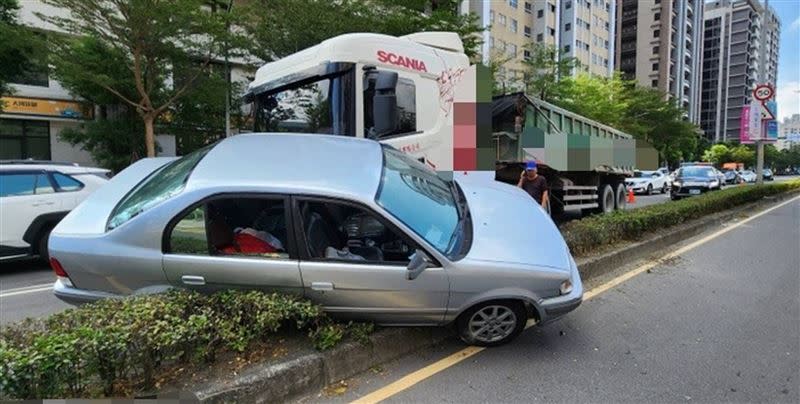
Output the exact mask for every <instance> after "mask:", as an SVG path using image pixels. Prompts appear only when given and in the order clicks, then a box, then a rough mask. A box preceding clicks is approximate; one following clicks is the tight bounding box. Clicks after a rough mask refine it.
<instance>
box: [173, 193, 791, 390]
mask: <svg viewBox="0 0 800 404" xmlns="http://www.w3.org/2000/svg"><path fill="white" fill-rule="evenodd" d="M796 195H800V191H794V192H787V193H784V194H778V195H775V196H771V197H767V198H764V199H763V200H761V201H758V202H754V203H751V204H748V205H744V206H742V207H739V208H735V209H732V210H729V211H725V212H720V213H717V214H714V215H712V216H709V217H707V218H703V219H698V220H695V221H692V222H689V223H686V224H683V225H680V226H677V227H676V228H674V229H669V230H667V231H665V232H662V233H659V234H656V235H653V236H650V237H648V238H646V239H644V240H642V241H638V242H635V243H632V244H628V245H625V246H623V247H621V248H618V249H615V250H613V251H610V252H607V253H604V254H601V255H599V256H596V257H591V258H584V259H579V260H578V267H579V270H580V272H581V277H582V278H583V279H584V281H585V280H589V279H593V278H596V277H599V276H601V275H605V274H608V273H609V272H612V271H613V270H615V269H617V268H619V267H621V266H623V265H625V264H629V263H631V262H633V261H636V260H640V259H643V258H646V257H648V256H650V255H652V254H654V253H656V252H658V251H660V250H662V249H664V248H666V247H669V246H671V245H674V244H675V243H678V242H680V241H683V240H685V239H687V238H689V237H692V236H695V235H697V234H700V233H702V232H704V231H706V230H708V229H710V228H712V227H714V226H718V225H720V224H722V223H723V222H726V221H729V220H730V219H731V218H733V217H735V216H737V215H740V214H742V213H743V212H749V211H752V210H754V209H760V208H764V207H766V206H767V205H773V204H775V203H776V202H778V201H782V200H786V199H789V198H792V197H794V196H796ZM450 335H451V332H449V330H447V329H445V328H433V327H432V328H385V329H382V330H380V331H378V332H376V333H374V334H372V335H371V336H370V343H369V344H361V343H358V342H353V341H351V342H346V343H344V344H341V345H338V346H336V347H334V348H333V349H331V350H330V351H326V352H315V353H311V354H307V355H303V356H300V357H297V358H294V359H290V360H287V361H285V362H281V363H274V364H264V365H256V366H253V367H251V368H249V369H247V370H246V371H245V372H243V373H242V374H240V375H238V376H237V377H235V378H234V379H232V380H221V381H209V382H208V383H206V384H205V385H204V386H202V387H201V388H199V389H196V390H194V391H192V392H191V394H192V395H193V396H194V397H195V398H196V399H197V400H199V401H200V402H204V403H226V402H258V403H262V402H280V401H286V400H288V399H291V398H293V397H297V396H300V395H303V394H309V393H312V392H314V391H318V390H320V389H322V388H324V387H325V386H327V385H329V384H333V383H336V382H338V381H340V380H344V379H347V378H349V377H352V376H354V375H356V374H359V373H362V372H365V371H367V370H369V369H370V368H373V367H375V366H378V365H381V364H384V363H386V362H389V361H392V360H394V359H397V358H399V357H401V356H404V355H407V354H410V353H412V352H415V351H417V350H420V349H422V348H427V347H430V346H433V345H436V344H438V343H440V342H442V341H444V340H445V339H446V338H448V337H449V336H450ZM182 396H183V395H182Z"/></svg>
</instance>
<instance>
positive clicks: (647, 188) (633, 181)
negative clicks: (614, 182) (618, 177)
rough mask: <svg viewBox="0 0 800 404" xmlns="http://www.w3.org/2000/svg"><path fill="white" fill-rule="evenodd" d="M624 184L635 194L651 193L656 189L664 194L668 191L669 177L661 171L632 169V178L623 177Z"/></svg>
mask: <svg viewBox="0 0 800 404" xmlns="http://www.w3.org/2000/svg"><path fill="white" fill-rule="evenodd" d="M625 186H627V187H628V189H632V190H633V192H634V193H637V194H639V193H644V194H647V195H652V194H653V191H656V190H657V191H659V192H661V193H662V194H666V193H667V192H669V177H668V176H666V175H664V173H662V172H661V171H634V172H633V178H626V179H625Z"/></svg>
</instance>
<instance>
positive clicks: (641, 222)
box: [561, 181, 800, 255]
mask: <svg viewBox="0 0 800 404" xmlns="http://www.w3.org/2000/svg"><path fill="white" fill-rule="evenodd" d="M798 188H800V181H791V182H780V183H771V184H767V185H756V186H741V187H732V188H728V189H724V190H722V191H716V192H710V193H707V194H703V195H699V196H695V197H691V198H687V199H682V200H679V201H674V202H669V203H662V204H658V205H651V206H646V207H643V208H638V209H632V210H625V211H617V212H613V213H610V214H606V215H597V216H592V217H588V218H585V219H583V220H576V221H572V222H568V223H566V224H564V225H563V226H562V227H561V233H562V234H563V235H564V239H565V240H566V241H567V245H569V247H570V250H571V251H572V253H573V254H576V255H585V254H586V253H588V252H591V251H592V250H595V249H597V248H598V247H601V246H605V245H609V244H613V243H617V242H620V241H624V240H637V239H639V238H640V237H642V236H643V235H644V234H646V233H649V232H652V231H655V230H659V229H663V228H666V227H669V226H674V225H677V224H680V223H683V222H686V221H688V220H692V219H696V218H699V217H702V216H705V215H708V214H710V213H715V212H720V211H723V210H726V209H730V208H733V207H735V206H739V205H743V204H746V203H749V202H754V201H757V200H759V199H761V198H763V197H765V196H769V195H775V194H779V193H783V192H787V191H790V190H793V189H798Z"/></svg>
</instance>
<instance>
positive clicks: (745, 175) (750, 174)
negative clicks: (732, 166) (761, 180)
mask: <svg viewBox="0 0 800 404" xmlns="http://www.w3.org/2000/svg"><path fill="white" fill-rule="evenodd" d="M739 175H740V176H741V177H742V179H743V180H744V182H749V183H753V182H756V179H757V177H758V176H757V175H756V173H755V172H754V171H751V170H744V171H742V172H740V173H739Z"/></svg>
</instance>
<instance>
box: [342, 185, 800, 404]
mask: <svg viewBox="0 0 800 404" xmlns="http://www.w3.org/2000/svg"><path fill="white" fill-rule="evenodd" d="M798 199H800V196H797V197H794V198H792V199H789V200H788V201H785V202H782V203H780V204H778V205H775V206H773V207H771V208H769V209H765V210H763V211H761V212H759V213H756V214H755V215H753V216H750V217H748V218H746V219H744V220H742V221H740V222H736V223H734V224H732V225H730V226H728V227H725V228H724V229H721V230H718V231H716V232H714V233H711V234H709V235H708V236H706V237H703V238H701V239H699V240H696V241H693V242H691V243H689V244H687V245H685V246H683V247H681V248H679V249H677V250H675V251H673V252H671V253H669V254H667V255H665V256H663V257H661V258H660V259H658V260H655V261H651V262H648V263H647V264H643V265H641V266H639V267H636V268H635V269H633V270H631V271H629V272H626V273H624V274H622V275H620V276H618V277H616V278H614V279H612V280H610V281H608V282H606V283H604V284H602V285H599V286H597V287H595V288H593V289H592V290H588V291H586V292H584V294H583V300H584V301H586V300H590V299H592V298H594V297H596V296H598V295H600V294H601V293H603V292H606V291H608V290H609V289H611V288H613V287H615V286H618V285H620V284H621V283H623V282H625V281H628V280H629V279H631V278H633V277H634V276H636V275H639V274H641V273H642V272H645V271H647V270H648V269H652V268H654V267H656V266H658V265H660V264H662V263H663V262H664V261H666V260H669V259H671V258H675V257H677V256H679V255H681V254H683V253H685V252H687V251H689V250H692V249H694V248H697V247H698V246H700V245H702V244H705V243H707V242H709V241H711V240H713V239H715V238H717V237H719V236H721V235H723V234H725V233H727V232H729V231H731V230H733V229H735V228H737V227H739V226H741V225H743V224H745V223H747V222H749V221H751V220H754V219H756V218H759V217H761V216H763V215H766V214H767V213H770V212H772V211H773V210H775V209H778V208H781V207H783V206H785V205H788V204H790V203H792V202H794V201H797V200H798ZM533 324H534V323H533V322H532V321H531V322H528V324H527V325H526V326H525V328H526V329H527V328H529V327H531V326H532V325H533ZM484 349H486V348H483V347H476V346H470V347H466V348H464V349H462V350H460V351H458V352H456V353H454V354H452V355H450V356H448V357H446V358H444V359H440V360H438V361H436V362H434V363H432V364H430V365H428V366H425V367H424V368H422V369H419V370H417V371H414V372H412V373H410V374H408V375H406V376H403V377H402V378H400V379H398V380H396V381H394V382H393V383H391V384H389V385H387V386H384V387H381V388H380V389H378V390H375V391H373V392H372V393H369V394H367V395H365V396H363V397H360V398H358V399H356V400H355V401H353V403H354V404H355V403H357V404H367V403H370V404H371V403H378V402H381V401H383V400H386V399H387V398H389V397H392V396H393V395H395V394H397V393H399V392H401V391H403V390H406V389H408V388H410V387H412V386H414V385H415V384H417V383H419V382H421V381H423V380H425V379H427V378H429V377H431V376H433V375H435V374H437V373H439V372H441V371H443V370H445V369H447V368H449V367H451V366H453V365H455V364H457V363H459V362H461V361H463V360H465V359H467V358H469V357H471V356H473V355H475V354H477V353H479V352H481V351H483V350H484Z"/></svg>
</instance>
